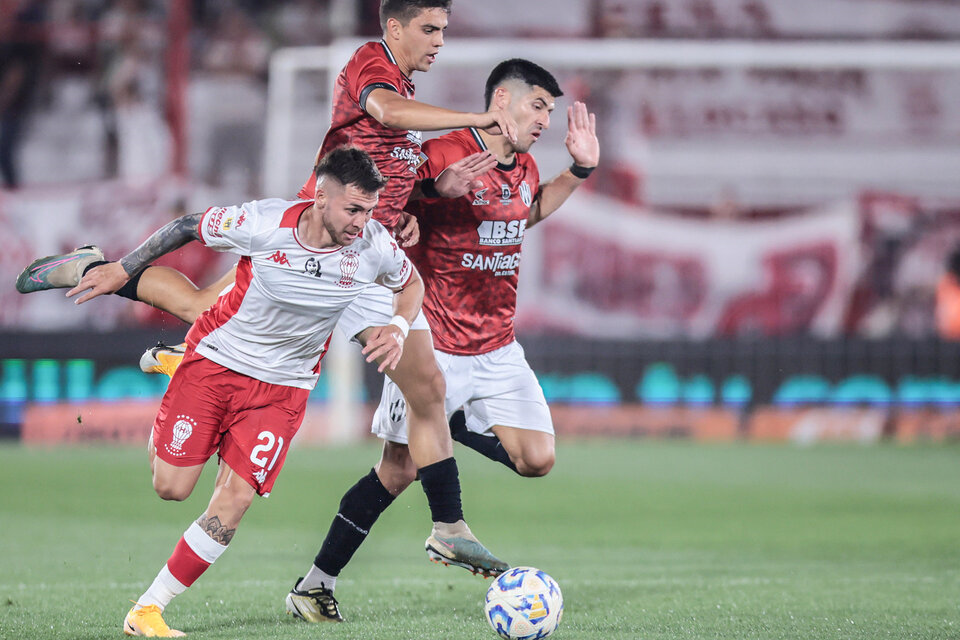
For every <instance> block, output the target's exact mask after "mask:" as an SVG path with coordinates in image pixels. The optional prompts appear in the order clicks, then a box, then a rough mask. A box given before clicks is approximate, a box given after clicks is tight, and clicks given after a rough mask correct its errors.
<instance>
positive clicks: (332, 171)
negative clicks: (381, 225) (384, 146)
mask: <svg viewBox="0 0 960 640" xmlns="http://www.w3.org/2000/svg"><path fill="white" fill-rule="evenodd" d="M313 174H314V175H315V176H316V177H317V178H320V177H322V176H330V177H331V178H334V179H335V180H336V181H337V182H339V183H340V184H342V185H344V186H347V185H351V184H352V185H355V186H356V187H357V188H358V189H360V190H361V191H366V192H367V193H376V192H377V191H379V190H380V189H382V188H383V186H384V185H385V184H387V179H386V178H384V177H383V174H382V173H380V170H379V169H377V163H375V162H374V161H373V158H371V157H370V154H368V153H367V152H366V151H364V150H363V149H360V148H359V147H349V146H342V147H337V148H336V149H334V150H333V151H330V152H329V153H328V154H327V155H325V156H323V158H321V159H320V162H318V163H317V166H316V167H314V169H313Z"/></svg>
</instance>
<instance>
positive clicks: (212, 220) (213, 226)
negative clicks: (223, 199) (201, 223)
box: [207, 207, 229, 238]
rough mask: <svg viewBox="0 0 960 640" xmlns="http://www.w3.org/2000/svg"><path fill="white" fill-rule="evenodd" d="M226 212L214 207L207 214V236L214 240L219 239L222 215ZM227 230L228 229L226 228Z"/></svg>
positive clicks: (221, 208)
mask: <svg viewBox="0 0 960 640" xmlns="http://www.w3.org/2000/svg"><path fill="white" fill-rule="evenodd" d="M226 212H227V210H226V209H224V208H223V207H214V208H212V209H210V211H208V212H207V235H209V236H212V237H214V238H221V237H223V236H221V235H220V224H221V223H222V222H223V214H224V213H226ZM227 228H228V229H229V227H227Z"/></svg>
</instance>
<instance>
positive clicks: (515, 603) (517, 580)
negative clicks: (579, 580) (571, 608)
mask: <svg viewBox="0 0 960 640" xmlns="http://www.w3.org/2000/svg"><path fill="white" fill-rule="evenodd" d="M483 611H484V613H485V614H486V616H487V622H489V623H490V626H491V627H493V630H494V631H496V632H497V633H498V634H499V635H500V637H501V638H506V640H534V638H546V637H547V636H549V635H550V634H551V633H553V632H554V631H556V629H557V625H559V624H560V618H561V617H563V594H561V593H560V585H558V584H557V581H556V580H554V579H553V578H551V577H550V576H548V575H547V574H545V573H544V572H543V571H540V570H539V569H534V568H533V567H514V568H513V569H507V571H505V572H504V573H501V574H500V576H499V577H498V578H497V579H496V580H494V581H493V584H492V585H490V588H489V589H487V599H486V602H485V603H484V606H483Z"/></svg>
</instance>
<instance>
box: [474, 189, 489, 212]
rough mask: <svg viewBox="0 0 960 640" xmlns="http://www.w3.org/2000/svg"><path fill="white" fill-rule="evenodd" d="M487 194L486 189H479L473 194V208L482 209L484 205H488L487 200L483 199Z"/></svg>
mask: <svg viewBox="0 0 960 640" xmlns="http://www.w3.org/2000/svg"><path fill="white" fill-rule="evenodd" d="M486 193H487V188H486V187H484V188H483V189H479V190H478V191H477V192H476V193H475V194H473V206H475V207H482V206H483V205H485V204H490V201H489V200H486V199H484V197H483V196H484V195H485V194H486Z"/></svg>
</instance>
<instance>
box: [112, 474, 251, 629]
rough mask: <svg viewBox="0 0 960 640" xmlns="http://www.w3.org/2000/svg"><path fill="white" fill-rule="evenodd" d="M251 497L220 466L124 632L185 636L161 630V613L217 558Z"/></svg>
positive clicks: (248, 490) (236, 477)
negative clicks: (209, 493)
mask: <svg viewBox="0 0 960 640" xmlns="http://www.w3.org/2000/svg"><path fill="white" fill-rule="evenodd" d="M158 463H160V464H163V461H162V460H158ZM255 495H256V490H255V489H254V488H253V486H251V485H250V484H249V483H248V482H247V481H246V480H245V479H244V478H243V477H242V476H241V475H240V474H238V473H237V472H236V471H234V470H233V469H232V468H230V466H229V465H228V464H226V463H223V464H221V465H220V471H219V472H218V473H217V480H216V485H215V487H214V491H213V497H212V498H211V499H210V503H209V504H208V505H207V509H206V511H204V513H203V514H202V515H201V516H200V517H199V518H198V519H197V520H196V522H194V523H192V524H191V525H190V526H189V527H188V528H187V530H186V531H184V533H183V535H182V536H181V537H180V540H179V541H178V542H177V545H176V547H174V550H173V553H172V554H171V555H170V558H169V559H168V560H167V562H166V564H165V565H164V566H163V568H162V569H161V570H160V573H158V574H157V577H156V578H154V580H153V582H152V583H151V584H150V587H148V588H147V590H146V591H145V592H144V593H143V594H142V595H141V596H140V597H139V598H137V602H136V604H134V606H133V607H132V608H131V609H130V611H129V612H128V613H127V615H126V617H125V618H124V621H123V631H124V633H126V634H127V635H136V636H160V637H176V636H182V635H185V634H183V632H181V631H177V630H175V629H170V627H168V626H167V624H166V622H165V621H164V620H163V616H162V614H163V610H164V609H165V608H166V607H167V605H169V604H170V601H171V600H173V599H174V598H175V597H176V596H178V595H180V594H181V593H183V592H184V591H186V590H187V589H188V588H190V586H191V585H193V583H194V582H195V581H196V580H197V578H199V577H200V576H201V575H203V573H204V572H205V571H206V570H207V569H209V568H210V565H212V564H213V563H214V562H216V560H217V559H218V558H219V557H220V556H221V555H223V552H224V551H226V550H227V545H229V544H230V541H231V540H232V539H233V536H234V534H235V533H236V531H237V527H238V526H239V524H240V520H241V519H242V518H243V514H244V513H246V511H247V509H248V508H249V507H250V504H251V503H252V502H253V497H254V496H255Z"/></svg>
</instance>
